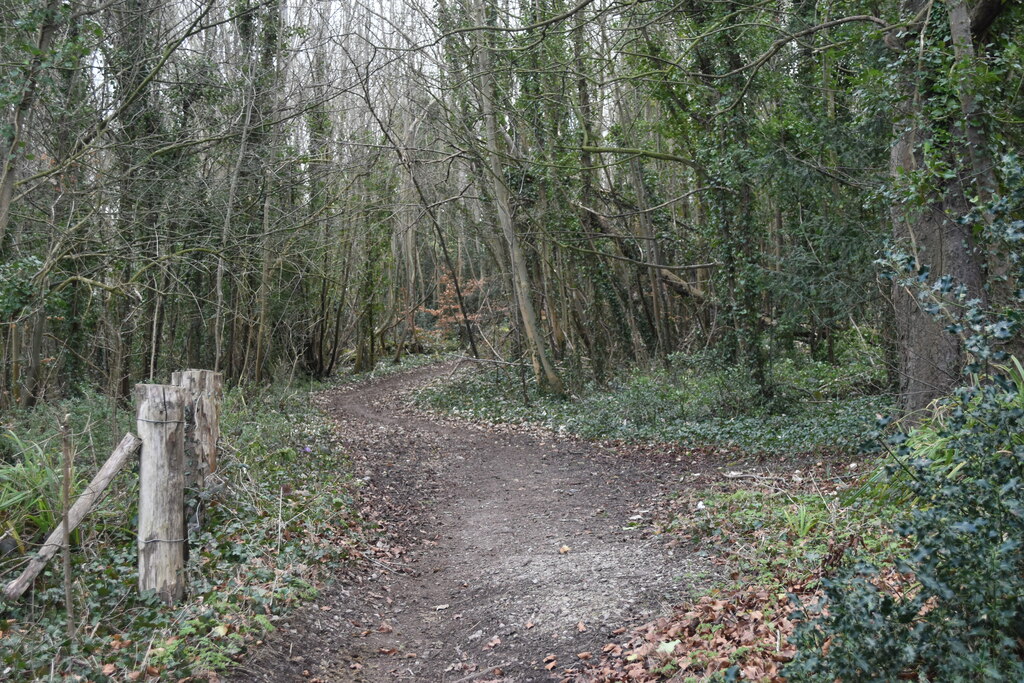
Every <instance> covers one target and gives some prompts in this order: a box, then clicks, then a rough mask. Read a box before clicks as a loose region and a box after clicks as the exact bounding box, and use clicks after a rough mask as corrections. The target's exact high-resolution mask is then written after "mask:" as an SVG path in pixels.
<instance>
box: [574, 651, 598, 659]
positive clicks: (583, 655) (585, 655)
mask: <svg viewBox="0 0 1024 683" xmlns="http://www.w3.org/2000/svg"><path fill="white" fill-rule="evenodd" d="M576 656H577V657H579V658H580V659H590V658H591V657H593V656H594V655H593V653H590V652H579V653H577V654H576Z"/></svg>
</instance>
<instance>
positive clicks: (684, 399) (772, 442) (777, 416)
mask: <svg viewBox="0 0 1024 683" xmlns="http://www.w3.org/2000/svg"><path fill="white" fill-rule="evenodd" d="M881 372H882V371H881V364H880V363H874V364H872V362H869V361H868V360H863V359H860V360H858V359H856V358H854V359H850V360H849V361H847V362H846V365H844V366H843V367H842V368H837V367H836V366H832V365H829V364H827V363H822V362H817V361H813V360H811V359H809V358H786V359H780V360H779V361H778V362H776V363H775V364H774V366H773V377H772V384H773V387H774V391H773V395H772V397H771V398H770V399H765V398H763V397H762V396H761V395H760V394H759V390H758V387H757V386H756V385H755V384H754V382H753V380H752V379H751V377H750V376H749V373H747V372H746V371H745V370H743V369H741V368H734V367H727V366H723V365H722V364H721V363H720V362H717V361H716V359H715V358H714V357H713V356H712V355H710V354H706V355H699V356H682V355H676V356H673V357H672V358H671V359H670V364H669V367H668V369H656V370H634V371H632V372H629V373H626V374H624V375H622V376H620V377H618V378H616V379H614V380H612V381H611V382H610V383H609V384H608V385H607V386H603V387H602V386H598V385H596V384H593V383H580V384H579V386H580V388H579V390H578V391H577V392H576V395H574V396H573V397H572V398H571V399H569V400H562V399H559V398H556V397H553V396H551V395H548V394H545V393H543V392H541V391H540V390H538V388H537V386H536V384H535V383H534V382H532V380H531V379H530V378H525V377H523V376H520V375H517V374H516V373H513V372H508V371H502V370H501V369H488V370H479V371H477V372H470V373H465V374H463V375H461V376H460V377H458V378H457V379H456V380H454V381H453V382H449V383H446V384H443V385H437V386H433V387H430V388H427V389H425V390H423V391H421V392H420V394H419V395H418V398H417V400H418V402H419V403H420V405H422V406H424V407H427V408H430V409H433V410H440V411H444V412H450V413H453V414H456V415H460V416H464V417H468V418H473V419H480V420H484V421H488V422H495V423H502V422H512V423H519V422H532V423H538V424H543V425H545V426H547V427H549V428H551V429H555V430H557V431H560V432H568V433H572V434H577V435H579V436H582V437H584V438H589V439H621V440H626V441H657V442H673V443H679V444H682V445H686V446H733V447H738V448H742V449H744V450H747V451H750V452H765V453H773V454H792V453H806V452H816V451H824V450H828V451H836V450H839V451H847V452H850V451H855V450H856V449H857V448H858V447H859V446H860V445H861V444H862V443H863V441H864V439H865V437H864V435H865V433H866V432H867V431H868V430H869V429H870V428H871V426H872V424H873V422H874V419H875V416H876V415H877V414H879V413H881V414H887V413H889V412H890V410H891V403H890V400H889V399H888V398H887V397H885V396H881V395H879V394H878V393H876V392H877V389H876V387H877V386H878V384H879V383H880V381H881V380H880V377H879V375H880V374H881Z"/></svg>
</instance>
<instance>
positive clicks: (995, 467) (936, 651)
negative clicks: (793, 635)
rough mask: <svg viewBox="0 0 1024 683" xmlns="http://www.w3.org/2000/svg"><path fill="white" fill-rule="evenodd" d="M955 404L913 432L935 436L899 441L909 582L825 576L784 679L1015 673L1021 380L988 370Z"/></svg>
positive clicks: (870, 570)
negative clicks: (901, 587) (885, 585)
mask: <svg viewBox="0 0 1024 683" xmlns="http://www.w3.org/2000/svg"><path fill="white" fill-rule="evenodd" d="M954 406H955V407H954V408H953V409H952V410H951V411H950V412H949V413H948V414H947V415H946V416H945V417H944V418H942V419H938V420H936V421H935V422H934V423H932V424H930V425H928V426H927V427H924V428H922V430H921V431H920V433H921V434H925V433H929V432H930V433H931V434H933V435H935V436H937V437H938V439H937V441H936V442H930V441H928V440H926V439H923V438H921V439H919V440H917V441H910V440H906V441H902V440H899V441H902V447H901V449H900V455H901V458H902V462H903V463H904V464H905V466H906V468H907V472H908V475H909V476H907V477H906V479H905V480H903V482H902V484H901V485H902V486H903V487H905V488H906V490H907V491H908V492H909V494H910V496H912V497H913V498H914V499H916V500H917V501H918V506H917V507H916V508H915V509H914V510H913V511H912V513H911V515H910V517H909V519H908V520H907V521H906V522H904V523H902V524H899V525H897V527H896V530H897V531H898V533H899V534H900V535H901V536H903V537H904V538H906V539H908V540H910V541H912V542H913V544H914V547H913V549H912V551H911V553H910V555H909V557H908V558H907V560H906V561H905V562H902V563H900V564H899V565H898V567H899V570H900V571H901V572H903V573H906V574H912V575H913V576H914V583H913V586H912V588H911V589H910V590H907V591H904V592H903V593H902V594H893V593H891V592H890V591H887V590H883V589H882V588H880V587H879V586H878V585H877V583H876V582H873V581H872V579H873V578H875V577H876V576H877V575H878V569H877V568H876V565H875V564H874V563H872V564H868V563H866V562H862V563H858V564H856V565H854V566H852V567H849V568H848V569H847V570H846V571H845V572H844V573H843V574H842V575H840V576H839V577H838V578H837V579H836V580H834V581H828V582H826V584H825V587H826V591H827V601H826V602H825V603H824V604H823V605H808V606H806V612H805V614H806V617H807V618H808V621H806V622H805V623H804V624H803V625H802V626H801V628H800V629H799V632H798V643H799V646H800V650H801V655H800V657H799V658H798V660H797V661H796V662H795V663H794V664H793V665H792V666H791V667H790V668H788V669H787V672H786V673H787V676H789V677H790V678H791V679H795V680H804V679H806V680H829V681H831V680H835V679H836V678H841V679H843V680H879V681H881V680H894V679H896V678H901V677H903V675H904V674H907V673H908V672H909V673H912V674H914V675H915V676H919V677H921V678H922V679H926V680H963V679H968V678H975V677H980V678H983V679H986V680H1020V679H1021V677H1022V676H1024V659H1022V655H1024V652H1022V651H1021V648H1020V642H1021V641H1020V640H1019V639H1020V638H1021V637H1024V630H1022V629H1021V623H1024V622H1022V620H1024V575H1022V572H1021V569H1022V567H1024V478H1022V473H1024V467H1022V463H1024V444H1021V443H1020V437H1019V435H1020V433H1021V432H1022V430H1024V424H1022V418H1024V411H1022V410H1021V408H1020V388H1019V386H1018V385H1017V384H1016V383H1015V382H1011V381H1007V380H1006V379H1005V378H998V377H996V376H992V377H987V378H984V379H983V381H982V382H981V383H979V385H977V386H976V387H974V388H973V389H972V390H970V391H966V392H962V393H961V395H960V396H959V397H958V398H957V400H956V402H955V404H954ZM936 443H939V444H941V445H940V446H939V447H935V445H936ZM929 455H932V456H935V457H928V456H929ZM826 606H827V611H824V610H823V607H826ZM826 640H830V642H831V644H830V647H829V649H828V653H827V656H824V655H822V647H823V645H824V643H825V641H826Z"/></svg>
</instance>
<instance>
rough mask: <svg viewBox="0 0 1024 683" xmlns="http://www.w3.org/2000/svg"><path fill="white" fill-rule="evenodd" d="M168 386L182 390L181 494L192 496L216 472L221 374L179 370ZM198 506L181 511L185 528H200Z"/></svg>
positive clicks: (199, 510)
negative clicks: (182, 461)
mask: <svg viewBox="0 0 1024 683" xmlns="http://www.w3.org/2000/svg"><path fill="white" fill-rule="evenodd" d="M171 384H174V385H175V386H179V387H181V388H182V389H184V390H185V401H186V404H185V491H186V493H187V494H192V495H195V494H197V493H198V492H199V491H201V490H202V489H203V487H204V486H205V485H206V475H207V474H209V473H212V472H214V471H216V469H217V439H218V438H220V401H221V374H220V373H219V372H214V371H212V370H182V371H180V372H175V373H173V374H172V375H171ZM202 516H203V511H202V506H201V505H199V504H195V505H194V506H190V507H188V508H187V509H186V510H185V526H186V528H192V527H196V528H198V527H202Z"/></svg>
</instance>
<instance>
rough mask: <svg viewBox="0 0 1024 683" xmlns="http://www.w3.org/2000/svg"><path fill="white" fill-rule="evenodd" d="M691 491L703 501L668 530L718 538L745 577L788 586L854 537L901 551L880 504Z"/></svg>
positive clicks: (757, 492) (805, 494) (882, 549)
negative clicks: (878, 511) (876, 507)
mask: <svg viewBox="0 0 1024 683" xmlns="http://www.w3.org/2000/svg"><path fill="white" fill-rule="evenodd" d="M688 497H689V498H690V499H699V503H698V504H697V505H696V506H695V507H694V506H692V505H691V506H689V509H686V510H684V511H683V512H682V513H680V514H678V515H676V516H675V517H674V518H673V519H672V520H671V521H670V522H669V523H668V524H667V525H666V527H665V530H666V531H671V532H674V533H682V534H686V535H689V536H691V537H694V538H697V539H701V540H706V541H710V542H713V543H714V544H715V547H716V550H717V552H724V553H725V554H727V555H728V556H729V557H730V559H731V565H732V566H733V567H735V569H736V570H737V571H738V572H739V575H740V580H741V581H742V582H744V583H748V582H753V583H754V584H756V585H764V586H776V587H778V586H783V587H784V586H788V585H790V584H791V583H793V582H795V581H803V580H806V578H807V577H808V576H812V575H814V574H815V573H816V572H817V571H818V570H820V569H821V568H822V564H823V562H825V561H826V558H827V556H828V554H829V552H830V551H831V550H832V549H834V548H836V547H839V546H842V545H843V544H846V543H848V542H849V541H850V540H851V539H852V538H854V537H856V538H857V539H858V541H859V542H862V543H864V544H865V546H866V547H869V548H870V549H871V550H872V551H874V552H875V553H879V554H886V555H890V556H891V555H892V554H894V553H896V552H898V548H897V547H896V544H895V543H894V539H893V537H892V535H891V532H890V531H889V530H888V529H886V528H885V526H884V525H883V524H882V523H881V521H880V519H879V517H877V516H876V515H875V514H874V513H875V510H873V509H869V508H866V507H864V506H853V507H851V506H847V505H843V504H842V502H841V500H840V498H839V497H838V496H836V495H823V494H820V493H808V492H799V491H793V492H790V493H786V494H781V495H780V494H779V493H778V492H775V491H764V490H752V489H740V490H736V491H712V490H707V491H701V492H693V493H690V494H688ZM893 512H895V511H893Z"/></svg>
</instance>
